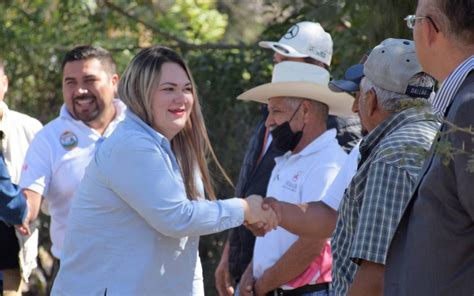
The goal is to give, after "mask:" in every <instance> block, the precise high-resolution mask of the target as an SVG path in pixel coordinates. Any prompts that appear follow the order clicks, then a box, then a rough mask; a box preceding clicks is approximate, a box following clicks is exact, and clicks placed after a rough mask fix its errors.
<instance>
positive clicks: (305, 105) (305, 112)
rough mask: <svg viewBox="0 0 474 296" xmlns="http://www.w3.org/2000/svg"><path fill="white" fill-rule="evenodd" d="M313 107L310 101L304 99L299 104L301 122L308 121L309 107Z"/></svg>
mask: <svg viewBox="0 0 474 296" xmlns="http://www.w3.org/2000/svg"><path fill="white" fill-rule="evenodd" d="M311 108H313V106H312V104H311V101H309V100H304V101H303V103H302V104H301V109H302V110H303V122H304V123H308V121H309V117H310V109H311Z"/></svg>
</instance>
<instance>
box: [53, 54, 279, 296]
mask: <svg viewBox="0 0 474 296" xmlns="http://www.w3.org/2000/svg"><path fill="white" fill-rule="evenodd" d="M119 96H120V98H121V99H122V100H123V102H124V103H125V104H126V105H127V108H128V110H127V118H126V119H125V120H124V121H123V122H122V123H121V124H120V125H119V126H118V127H117V128H116V130H115V132H114V133H113V134H112V135H111V136H110V137H109V138H108V139H107V140H105V141H104V142H103V143H101V144H100V147H99V148H98V150H97V152H96V155H95V157H94V159H93V160H92V161H91V163H90V164H89V167H88V168H87V170H86V173H85V176H84V179H83V180H82V183H81V185H80V187H79V189H78V191H77V192H76V195H75V198H74V201H73V203H72V206H71V211H70V214H69V225H68V230H67V233H66V238H65V242H64V252H63V254H62V257H61V268H60V271H59V274H58V276H57V278H56V281H55V283H54V287H53V295H204V288H203V281H202V269H201V263H200V259H199V255H198V244H199V235H204V234H209V233H215V232H219V231H223V230H225V229H228V228H232V227H236V226H239V225H240V224H242V223H243V222H244V221H245V222H246V223H249V224H252V223H256V222H263V223H265V224H266V227H267V228H274V227H276V224H277V221H276V216H275V213H274V212H273V211H271V210H269V211H263V210H261V206H260V204H261V197H259V196H251V197H249V198H247V199H240V198H230V199H226V200H219V201H209V200H206V199H205V196H207V197H208V198H209V199H211V200H212V199H214V198H215V194H214V191H213V189H212V184H211V179H210V175H209V171H208V168H207V155H208V154H210V155H212V156H213V157H214V158H215V156H214V153H213V152H212V148H211V145H210V142H209V138H208V135H207V132H206V127H205V125H204V120H203V117H202V114H201V109H200V105H199V101H198V98H197V96H196V87H195V85H194V81H193V79H192V76H191V72H190V71H189V69H188V67H187V66H186V64H185V62H184V61H183V60H182V58H181V57H180V56H179V55H178V54H177V53H175V52H174V51H172V50H171V49H168V48H165V47H161V46H154V47H151V48H147V49H143V50H142V51H140V52H139V53H138V54H137V56H135V57H134V58H133V60H132V61H131V62H130V64H129V65H128V67H127V69H126V70H125V72H124V74H123V77H122V78H121V80H120V83H119Z"/></svg>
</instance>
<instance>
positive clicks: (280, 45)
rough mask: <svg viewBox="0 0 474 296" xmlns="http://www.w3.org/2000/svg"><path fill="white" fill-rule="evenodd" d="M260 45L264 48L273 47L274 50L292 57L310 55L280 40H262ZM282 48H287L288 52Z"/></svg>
mask: <svg viewBox="0 0 474 296" xmlns="http://www.w3.org/2000/svg"><path fill="white" fill-rule="evenodd" d="M258 45H259V46H260V47H263V48H271V49H273V51H276V52H278V53H279V54H281V55H282V56H285V57H290V58H306V57H308V55H307V54H302V53H300V52H298V51H296V50H295V49H294V48H293V47H291V46H288V45H286V44H283V43H280V42H273V41H260V42H259V43H258ZM281 48H285V49H286V50H287V51H288V52H285V51H282V50H281Z"/></svg>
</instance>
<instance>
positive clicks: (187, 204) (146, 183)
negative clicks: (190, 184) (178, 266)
mask: <svg viewBox="0 0 474 296" xmlns="http://www.w3.org/2000/svg"><path fill="white" fill-rule="evenodd" d="M96 161H97V165H98V167H99V168H101V170H103V174H104V176H107V177H106V179H107V183H108V184H107V185H108V186H109V187H110V189H111V190H113V191H114V192H115V193H116V194H117V195H118V196H119V197H120V198H121V199H123V200H124V201H125V202H126V203H127V204H128V205H130V207H132V208H133V209H134V210H135V211H136V212H138V213H139V215H141V216H142V217H143V219H145V220H146V221H147V223H148V224H149V225H151V227H153V228H154V229H156V230H157V231H159V232H160V233H162V234H164V235H167V236H170V237H184V236H193V235H205V234H210V233H215V232H219V231H223V230H225V229H228V228H232V227H236V226H239V225H240V224H242V222H243V220H244V210H243V205H242V202H241V200H239V199H237V198H230V199H227V200H219V201H206V200H199V201H197V200H193V201H191V200H189V199H188V198H187V196H186V192H185V190H184V184H183V182H182V180H181V178H180V177H179V174H176V173H175V172H174V171H173V167H172V160H171V158H170V156H169V155H168V153H167V152H166V150H165V149H163V148H162V147H160V146H159V145H158V144H157V143H156V142H155V139H153V138H151V137H150V138H149V137H146V136H145V135H140V134H134V135H129V136H127V137H126V140H125V137H124V145H117V146H115V147H114V148H113V149H112V150H111V151H110V153H108V154H104V153H102V154H100V153H99V155H97V158H96Z"/></svg>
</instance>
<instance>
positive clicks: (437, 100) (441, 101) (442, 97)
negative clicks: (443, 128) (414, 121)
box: [431, 55, 474, 116]
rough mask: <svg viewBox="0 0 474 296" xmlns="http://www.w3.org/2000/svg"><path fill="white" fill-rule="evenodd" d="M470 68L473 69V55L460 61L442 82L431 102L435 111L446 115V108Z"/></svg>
mask: <svg viewBox="0 0 474 296" xmlns="http://www.w3.org/2000/svg"><path fill="white" fill-rule="evenodd" d="M472 70H474V55H472V56H470V57H469V58H467V59H466V60H465V61H464V62H462V63H461V64H460V65H459V66H458V67H457V68H456V69H454V71H453V72H451V74H449V76H448V77H447V78H446V80H445V81H444V82H443V84H442V85H441V88H440V89H439V91H438V93H436V96H435V97H434V99H433V101H432V102H431V103H432V105H433V110H434V111H435V112H437V113H439V114H441V115H443V116H444V115H446V108H448V106H449V104H450V103H451V101H452V100H453V98H454V95H455V94H456V93H457V91H458V89H459V87H460V86H461V84H462V83H463V81H464V79H466V76H467V75H468V74H469V73H470V72H471V71H472Z"/></svg>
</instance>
